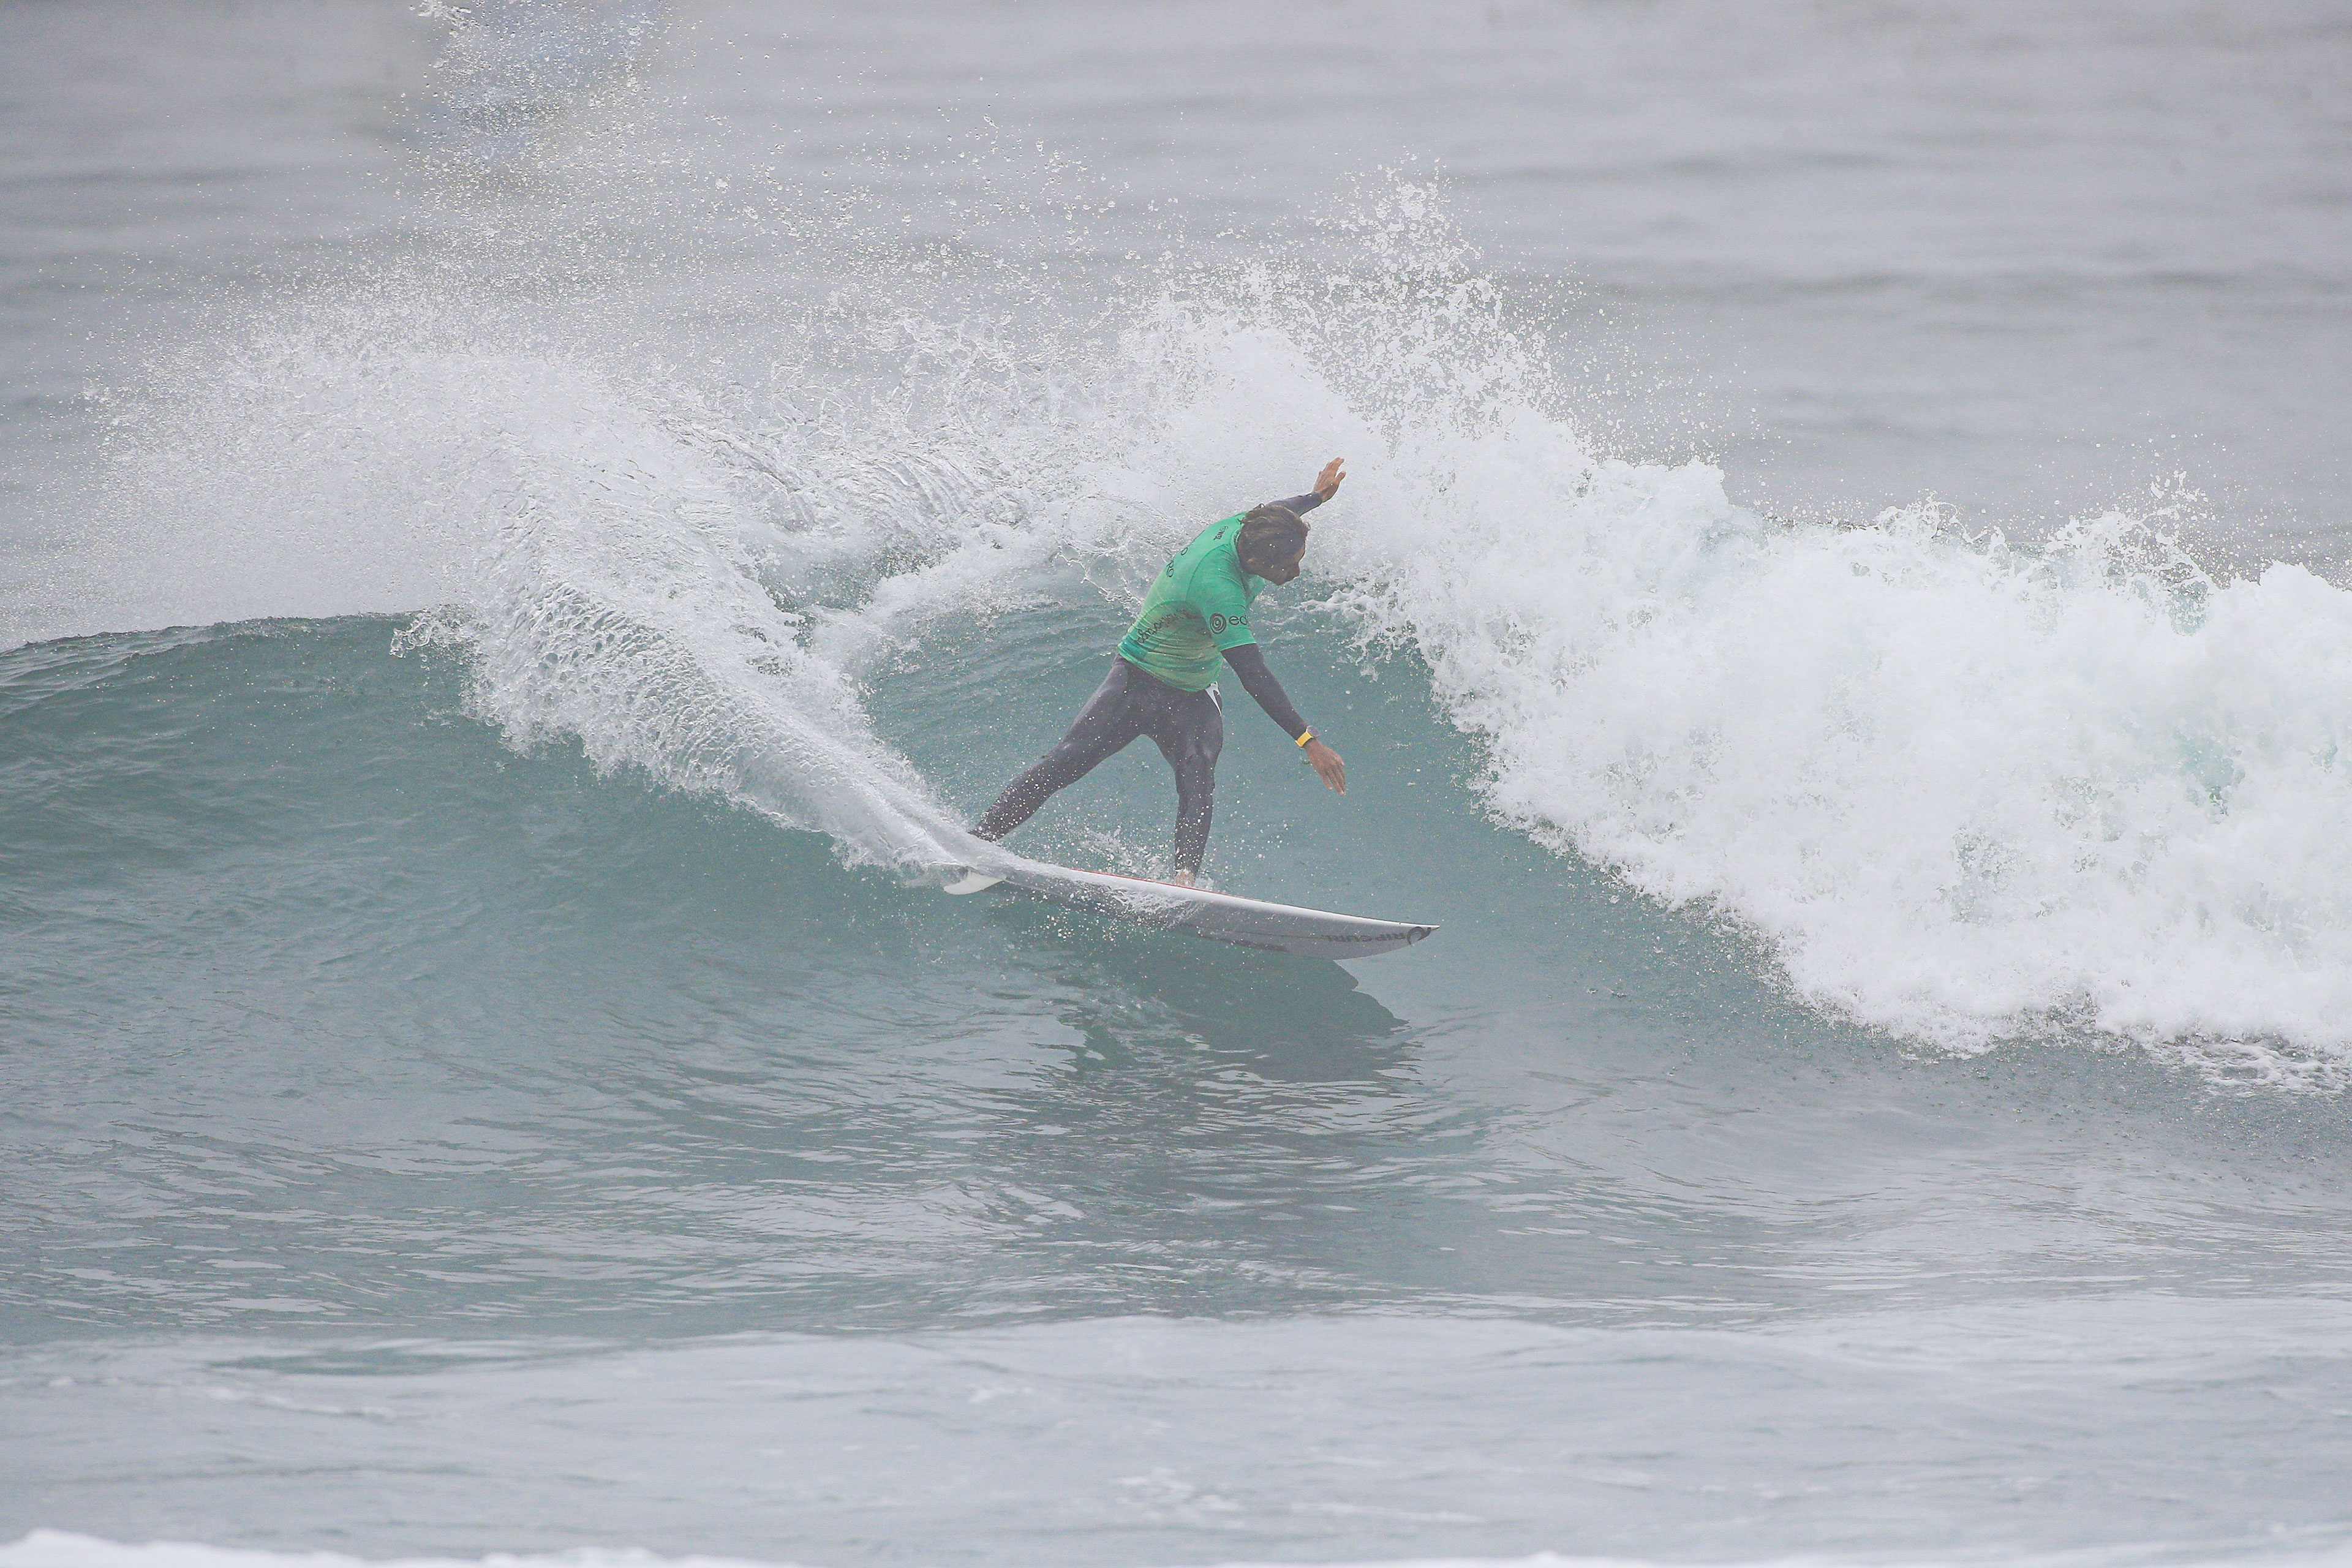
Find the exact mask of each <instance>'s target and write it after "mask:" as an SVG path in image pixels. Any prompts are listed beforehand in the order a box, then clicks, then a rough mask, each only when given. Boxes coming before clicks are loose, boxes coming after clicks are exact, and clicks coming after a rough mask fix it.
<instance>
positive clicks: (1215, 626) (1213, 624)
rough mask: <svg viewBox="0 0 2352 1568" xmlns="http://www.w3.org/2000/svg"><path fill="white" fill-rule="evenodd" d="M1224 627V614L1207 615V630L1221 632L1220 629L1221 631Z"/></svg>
mask: <svg viewBox="0 0 2352 1568" xmlns="http://www.w3.org/2000/svg"><path fill="white" fill-rule="evenodd" d="M1224 629H1225V617H1224V616H1210V617H1209V630H1211V631H1212V632H1221V631H1223V630H1224Z"/></svg>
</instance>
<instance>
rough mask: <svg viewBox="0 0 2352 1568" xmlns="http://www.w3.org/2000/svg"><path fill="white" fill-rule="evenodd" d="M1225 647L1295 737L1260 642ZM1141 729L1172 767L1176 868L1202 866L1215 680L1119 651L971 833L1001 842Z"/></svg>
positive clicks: (1299, 723)
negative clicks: (1055, 740) (1181, 675)
mask: <svg viewBox="0 0 2352 1568" xmlns="http://www.w3.org/2000/svg"><path fill="white" fill-rule="evenodd" d="M1322 502H1323V498H1322V497H1320V496H1318V495H1314V494H1308V495H1303V496H1293V497H1292V498H1291V499H1290V500H1286V501H1280V502H1277V503H1276V504H1277V505H1280V506H1285V507H1287V508H1289V509H1290V510H1292V511H1294V512H1307V511H1311V510H1314V509H1315V508H1316V507H1318V506H1320V505H1321V504H1322ZM1223 658H1224V661H1225V664H1226V666H1227V667H1228V668H1231V669H1232V670H1233V672H1234V676H1235V677H1236V678H1237V679H1239V680H1240V681H1241V683H1242V689H1243V690H1244V691H1246V692H1248V693H1249V694H1250V695H1251V696H1252V697H1254V698H1255V699H1256V700H1257V705H1258V706H1259V707H1261V708H1263V709H1265V713H1266V717H1268V718H1270V719H1272V720H1273V721H1275V722H1276V724H1279V725H1281V726H1282V730H1283V732H1284V733H1285V734H1286V735H1288V736H1289V737H1290V738H1291V739H1292V740H1294V741H1296V740H1297V739H1298V738H1299V737H1300V736H1302V735H1304V734H1306V733H1307V721H1305V720H1303V719H1301V718H1300V717H1299V716H1298V710H1297V709H1296V708H1293V707H1292V706H1291V705H1290V698H1289V696H1288V695H1287V694H1286V693H1285V692H1284V690H1283V689H1282V683H1281V682H1280V681H1278V680H1276V679H1275V678H1274V671H1273V670H1271V669H1269V668H1266V663H1265V654H1263V653H1261V652H1260V651H1259V650H1258V647H1257V645H1256V644H1255V642H1246V643H1243V644H1241V645H1239V646H1238V647H1229V648H1226V649H1224V650H1223ZM1139 735H1149V736H1150V737H1151V739H1152V741H1153V742H1155V743H1156V744H1157V745H1158V746H1159V747H1160V755H1161V756H1163V757H1165V758H1167V759H1168V765H1169V766H1170V767H1171V768H1173V769H1174V770H1175V772H1176V868H1177V869H1178V870H1180V871H1192V872H1198V871H1199V870H1200V868H1201V860H1202V856H1203V855H1204V854H1205V853H1206V852H1207V850H1208V846H1209V817H1210V810H1211V806H1210V797H1211V795H1212V794H1213V792H1214V790H1215V788H1216V783H1217V753H1218V752H1221V751H1223V749H1224V744H1225V715H1224V707H1223V703H1222V702H1220V701H1219V700H1218V698H1217V689H1216V688H1215V687H1214V686H1211V687H1209V688H1208V689H1205V690H1201V691H1186V690H1183V689H1180V688H1178V687H1174V686H1171V685H1169V684H1168V683H1167V682H1166V681H1163V680H1160V679H1155V678H1154V677H1152V676H1151V675H1150V674H1148V673H1146V672H1145V671H1144V670H1143V669H1141V668H1139V667H1138V666H1136V665H1133V664H1130V663H1129V662H1128V661H1127V660H1126V659H1125V658H1118V657H1116V656H1115V657H1113V658H1112V659H1111V661H1110V674H1109V675H1108V676H1107V677H1106V678H1105V679H1104V680H1103V683H1102V685H1100V686H1099V687H1097V688H1096V689H1095V694H1094V695H1093V696H1092V697H1090V698H1088V699H1087V705H1086V706H1085V707H1084V708H1082V709H1080V710H1078V717H1077V721H1076V723H1074V724H1072V725H1071V726H1070V729H1069V732H1068V733H1067V734H1066V735H1064V736H1063V737H1062V739H1061V742H1060V743H1059V744H1057V745H1055V748H1054V749H1053V750H1052V751H1050V752H1046V753H1045V756H1044V757H1043V758H1041V759H1039V760H1038V762H1037V763H1035V764H1034V765H1033V766H1031V767H1030V768H1029V769H1028V770H1027V771H1026V772H1025V773H1022V775H1021V776H1020V777H1019V778H1016V779H1014V780H1013V782H1012V783H1011V784H1007V785H1006V786H1005V789H1004V793H1003V795H999V796H997V798H996V804H995V805H992V806H991V807H989V809H988V815H987V816H983V817H982V818H981V819H980V821H979V823H978V824H977V825H976V826H974V827H973V828H972V833H973V834H974V835H975V836H976V837H982V838H986V839H990V840H995V839H1000V838H1003V837H1004V836H1005V835H1006V834H1008V833H1010V832H1012V831H1013V829H1014V828H1016V827H1018V826H1021V825H1022V824H1023V823H1024V822H1026V821H1028V820H1029V818H1030V816H1032V815H1033V814H1034V813H1035V811H1036V810H1037V808H1038V807H1039V806H1041V805H1045V802H1046V800H1047V799H1048V798H1049V797H1051V796H1052V795H1053V794H1054V793H1055V791H1056V790H1059V789H1063V788H1066V786H1068V785H1070V784H1075V783H1076V782H1077V781H1078V780H1080V779H1082V778H1084V777H1086V776H1087V773H1091V772H1093V771H1094V769H1095V767H1096V766H1097V764H1098V763H1101V762H1102V761H1103V760H1104V759H1105V758H1106V757H1109V756H1112V755H1114V754H1116V753H1117V752H1120V751H1122V750H1124V749H1125V748H1126V747H1127V746H1128V745H1129V743H1130V742H1133V741H1134V740H1135V739H1136V738H1137V737H1138V736H1139Z"/></svg>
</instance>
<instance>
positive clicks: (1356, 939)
mask: <svg viewBox="0 0 2352 1568" xmlns="http://www.w3.org/2000/svg"><path fill="white" fill-rule="evenodd" d="M960 869H962V872H963V874H962V875H961V877H960V878H958V879H955V880H953V881H950V882H949V883H948V884H947V886H946V887H945V888H944V889H941V890H942V891H945V892H950V893H977V892H982V891H984V890H986V889H990V888H1003V889H1006V890H1008V891H1010V892H1013V893H1015V894H1019V895H1022V896H1024V897H1028V898H1033V899H1043V900H1045V901H1046V902H1048V903H1055V904H1061V905H1064V906H1066V907H1067V908H1070V909H1074V910H1087V911H1089V912H1090V913H1093V914H1098V915H1108V916H1109V917H1111V918H1112V919H1113V920H1122V921H1132V922H1133V923H1135V924H1137V925H1141V926H1148V927H1150V928H1151V929H1152V930H1155V931H1181V932H1183V933H1184V934H1185V935H1187V936H1198V937H1206V938H1207V939H1208V940H1210V941H1211V942H1231V943H1232V944H1233V945H1234V946H1235V947H1254V948H1257V949H1260V950H1261V951H1263V952H1288V953H1296V954H1297V955H1298V956H1299V957H1302V958H1369V957H1370V956H1371V955H1372V954H1373V953H1376V952H1395V951H1396V950H1397V949H1398V948H1401V947H1410V946H1412V944H1413V943H1414V942H1419V941H1420V940H1421V939H1422V938H1423V937H1425V936H1427V935H1428V934H1429V933H1430V932H1431V931H1435V930H1436V929H1437V928H1436V927H1435V926H1433V925H1410V924H1407V923H1405V922H1403V921H1380V920H1373V919H1370V917H1368V916H1365V915H1342V914H1334V913H1332V912H1331V911H1330V910H1308V909H1300V908H1298V907H1297V905H1294V904H1271V903H1267V902H1265V900H1262V899H1244V898H1241V897H1238V896H1237V895H1235V894H1233V893H1219V892H1213V891H1211V890H1210V889H1206V888H1181V887H1178V886H1177V885H1176V884H1175V883H1173V882H1152V881H1147V880H1145V879H1143V878H1141V877H1121V876H1118V875H1117V874H1115V873H1112V872H1108V871H1077V870H1073V869H1071V868H1069V867H1067V866H1054V865H1048V864H1047V863H1046V862H1045V861H1043V860H1024V859H1022V858H1019V857H1017V856H1008V857H1006V858H1005V862H1004V863H1002V864H996V865H992V866H990V867H989V868H987V869H986V870H980V869H976V868H960Z"/></svg>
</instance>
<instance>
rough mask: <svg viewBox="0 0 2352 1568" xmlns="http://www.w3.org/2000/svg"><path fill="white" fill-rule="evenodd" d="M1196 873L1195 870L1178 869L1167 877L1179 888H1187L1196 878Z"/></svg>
mask: <svg viewBox="0 0 2352 1568" xmlns="http://www.w3.org/2000/svg"><path fill="white" fill-rule="evenodd" d="M1198 875H1199V874H1198V873H1197V872H1192V871H1179V872H1177V873H1176V874H1175V875H1174V876H1172V877H1171V878H1169V880H1170V881H1171V882H1173V883H1175V884H1176V885H1177V886H1178V887H1180V888H1189V887H1191V886H1192V884H1193V883H1194V881H1196V880H1197V879H1198Z"/></svg>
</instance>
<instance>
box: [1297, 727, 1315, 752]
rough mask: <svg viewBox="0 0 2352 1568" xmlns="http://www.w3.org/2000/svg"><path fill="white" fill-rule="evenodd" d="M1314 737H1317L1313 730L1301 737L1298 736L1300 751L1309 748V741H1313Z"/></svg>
mask: <svg viewBox="0 0 2352 1568" xmlns="http://www.w3.org/2000/svg"><path fill="white" fill-rule="evenodd" d="M1314 738H1315V731H1312V730H1309V731H1307V733H1305V734H1304V735H1301V736H1299V737H1298V749H1299V750H1300V751H1302V752H1303V751H1305V750H1306V749H1307V742H1309V741H1311V740H1313V739H1314Z"/></svg>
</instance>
